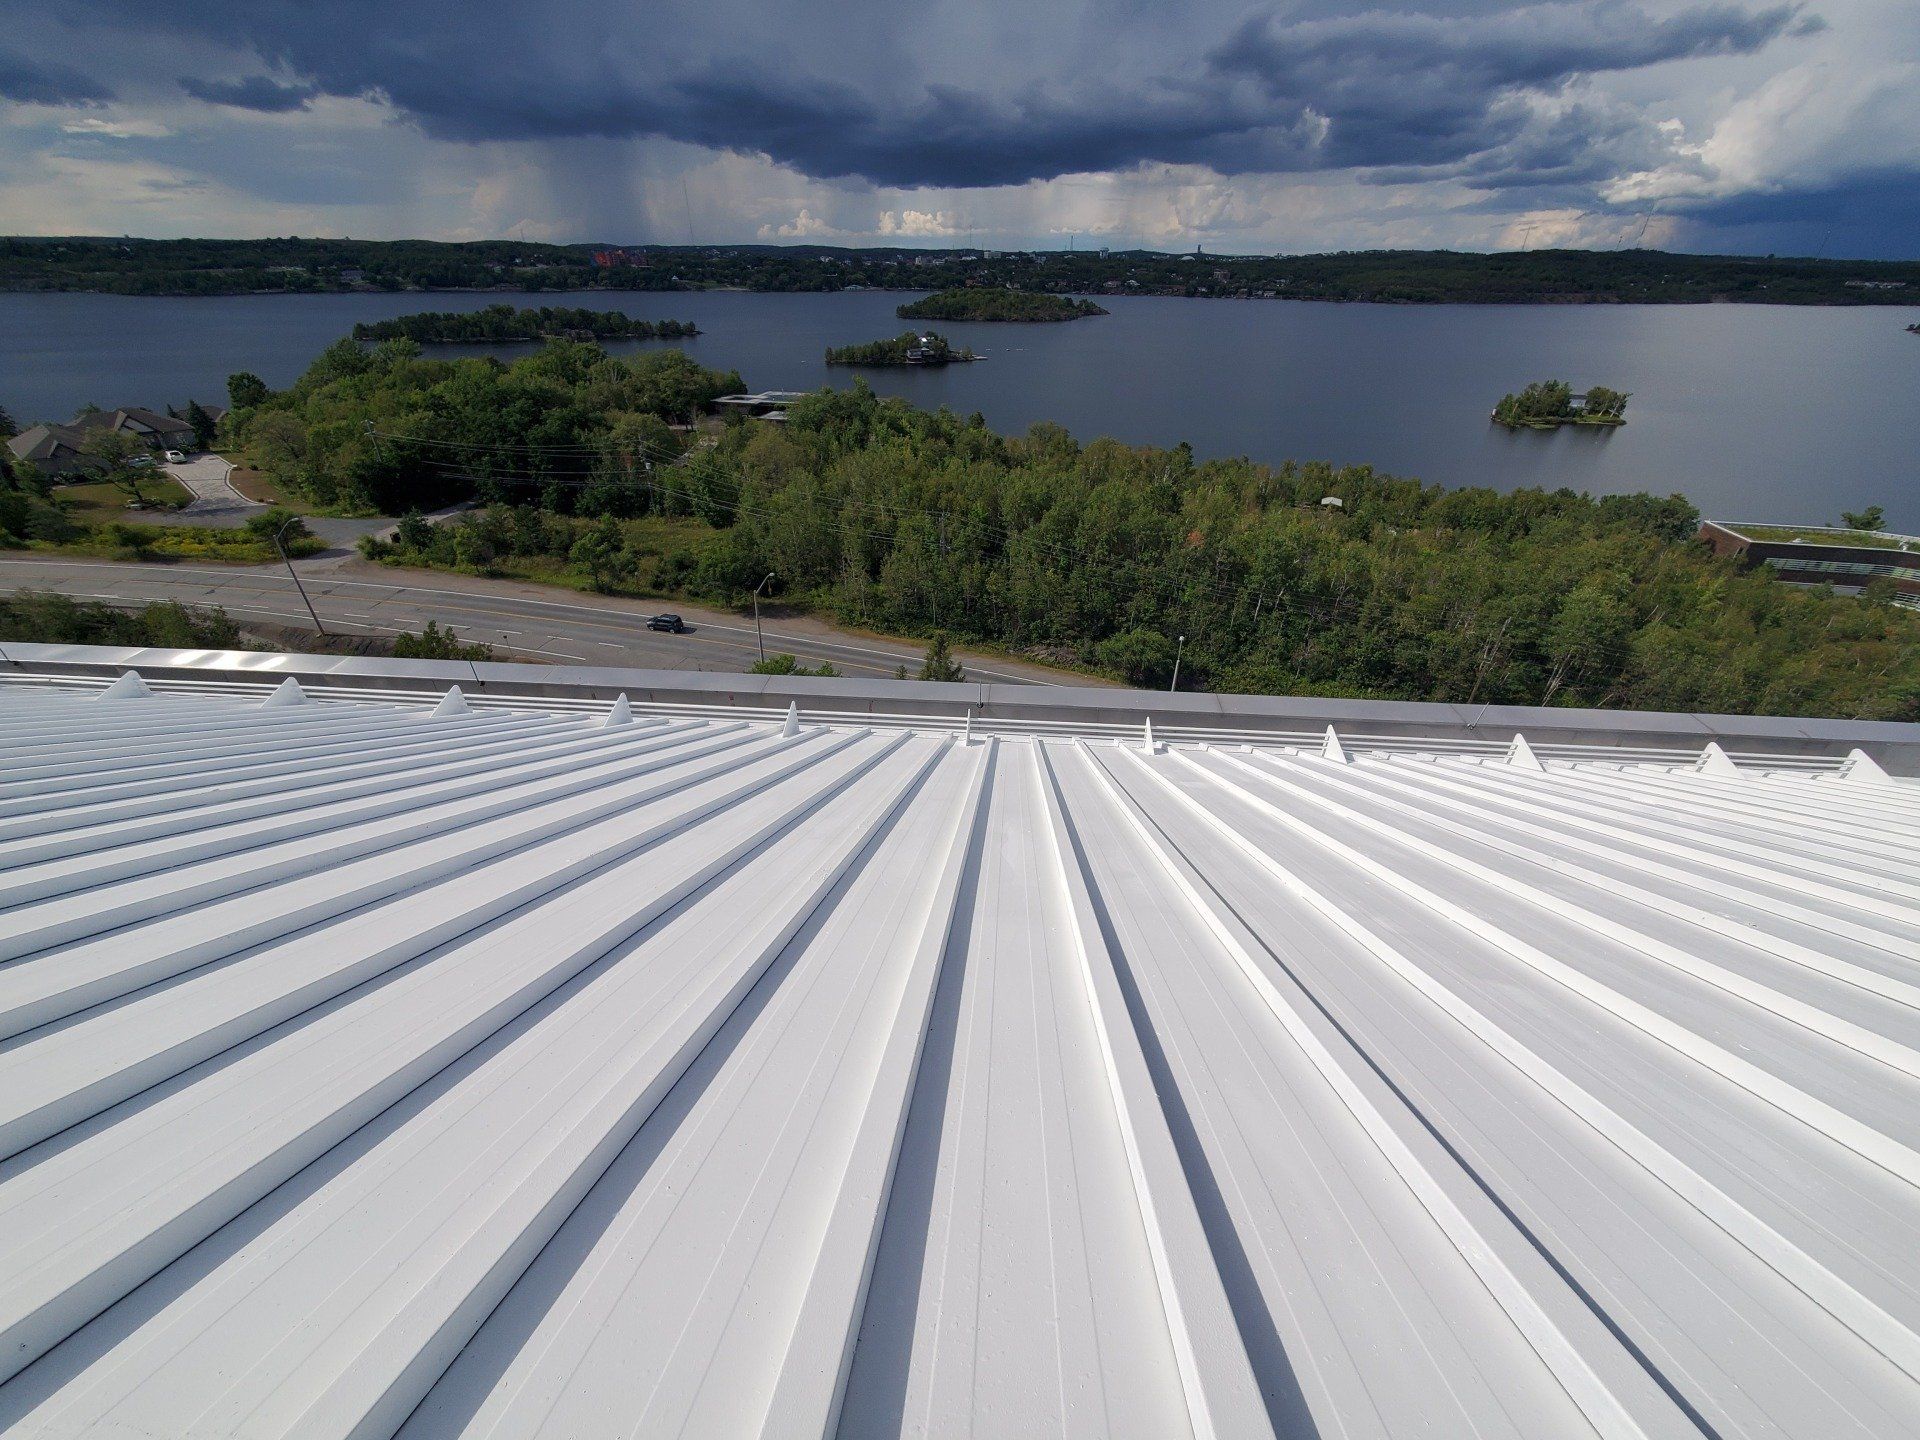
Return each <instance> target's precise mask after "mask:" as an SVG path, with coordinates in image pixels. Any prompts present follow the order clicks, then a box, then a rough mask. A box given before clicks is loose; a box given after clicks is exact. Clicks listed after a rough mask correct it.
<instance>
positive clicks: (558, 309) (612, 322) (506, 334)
mask: <svg viewBox="0 0 1920 1440" xmlns="http://www.w3.org/2000/svg"><path fill="white" fill-rule="evenodd" d="M699 333H700V329H699V327H698V326H696V325H694V324H692V323H690V322H688V321H685V320H634V319H630V318H629V317H627V316H626V315H623V314H621V313H620V312H619V311H618V310H583V309H577V308H568V307H567V306H564V305H562V306H554V305H542V306H541V307H540V308H539V309H537V310H516V309H515V308H514V307H513V306H511V305H489V306H487V307H486V308H485V309H482V310H427V311H423V312H421V313H420V314H417V315H400V316H396V317H395V318H394V319H392V320H374V321H365V320H363V321H361V322H360V323H359V324H357V325H355V326H354V327H353V338H354V339H356V340H413V341H417V342H419V343H420V344H422V345H487V344H499V343H502V342H508V341H517V340H528V341H536V340H678V339H680V338H681V337H682V336H688V335H698V334H699Z"/></svg>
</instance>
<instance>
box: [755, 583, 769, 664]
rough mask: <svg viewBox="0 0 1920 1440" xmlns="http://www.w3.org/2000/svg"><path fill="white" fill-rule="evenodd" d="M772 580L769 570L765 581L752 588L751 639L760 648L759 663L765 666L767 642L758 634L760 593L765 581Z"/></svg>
mask: <svg viewBox="0 0 1920 1440" xmlns="http://www.w3.org/2000/svg"><path fill="white" fill-rule="evenodd" d="M772 578H773V572H772V571H771V570H769V571H768V572H767V578H766V580H762V581H761V582H760V583H759V584H758V585H756V586H754V587H753V638H754V643H756V644H757V645H759V647H760V661H761V663H762V664H765V663H766V659H767V641H766V637H765V636H763V635H761V633H760V592H761V591H762V590H764V589H766V588H767V580H771V579H772Z"/></svg>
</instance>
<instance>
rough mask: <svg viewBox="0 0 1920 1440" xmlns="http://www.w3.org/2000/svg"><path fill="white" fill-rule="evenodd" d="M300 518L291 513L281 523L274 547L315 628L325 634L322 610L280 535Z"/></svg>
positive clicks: (274, 539)
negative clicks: (294, 564) (281, 541)
mask: <svg viewBox="0 0 1920 1440" xmlns="http://www.w3.org/2000/svg"><path fill="white" fill-rule="evenodd" d="M299 519H300V517H299V516H298V515H289V516H288V517H287V518H286V520H284V521H283V522H282V523H281V525H280V528H279V529H278V530H276V531H274V532H273V548H274V549H276V550H278V551H279V552H280V561H281V563H282V564H283V565H285V566H286V567H287V574H289V575H291V576H293V588H294V589H296V590H298V591H299V592H300V599H301V600H302V601H303V602H304V603H305V604H306V607H307V614H308V616H309V617H311V618H312V620H313V628H314V629H316V630H318V631H319V632H320V633H321V634H322V635H325V634H326V633H327V627H326V626H324V625H322V624H321V623H320V612H319V611H317V610H315V609H314V608H313V601H311V600H308V599H307V587H306V586H304V585H302V584H301V583H300V572H299V571H297V570H295V569H294V568H293V559H292V557H291V556H289V555H288V554H287V547H286V546H284V545H282V544H281V543H280V537H281V536H282V535H284V534H286V533H287V526H289V525H292V524H294V523H296V522H297V521H298V520H299Z"/></svg>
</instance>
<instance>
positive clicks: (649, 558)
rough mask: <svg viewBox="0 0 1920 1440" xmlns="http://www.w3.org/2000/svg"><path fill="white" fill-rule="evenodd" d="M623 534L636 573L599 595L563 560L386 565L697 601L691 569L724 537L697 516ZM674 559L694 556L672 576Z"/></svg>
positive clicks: (650, 519)
mask: <svg viewBox="0 0 1920 1440" xmlns="http://www.w3.org/2000/svg"><path fill="white" fill-rule="evenodd" d="M620 531H621V535H622V536H623V538H624V540H625V543H626V547H627V548H628V549H629V550H631V551H632V552H633V555H634V558H635V560H636V562H637V563H636V564H635V566H634V571H633V574H632V575H631V576H630V577H628V578H626V579H624V580H621V581H619V582H617V583H615V584H613V585H611V586H609V587H608V588H607V589H605V590H604V591H599V592H595V591H594V585H593V581H592V578H591V577H590V576H589V575H588V574H587V572H586V571H585V570H584V569H583V568H581V567H580V566H578V565H575V564H574V563H573V562H572V561H571V560H569V559H568V558H567V557H565V556H563V555H515V554H500V555H496V556H495V557H494V558H493V559H492V560H491V561H490V562H489V563H488V564H486V565H484V566H472V565H469V566H461V565H454V564H449V563H446V562H445V561H443V560H440V559H436V558H430V557H427V556H423V555H416V554H408V553H401V554H384V555H381V556H379V557H378V558H379V559H380V561H381V562H382V563H383V564H388V565H401V566H415V567H418V568H421V569H428V570H453V571H458V572H461V573H464V574H470V575H488V576H492V577H494V578H496V579H504V580H525V581H528V582H530V583H532V584H535V585H554V586H558V587H560V588H561V589H565V590H578V591H581V592H583V593H589V592H591V593H602V594H608V595H624V596H627V597H629V598H632V599H658V598H673V597H678V598H682V599H689V598H692V597H690V596H688V595H687V593H686V588H685V579H684V577H685V574H686V569H687V568H688V567H689V566H690V564H691V563H693V562H696V561H697V558H698V556H699V555H700V554H701V552H702V551H703V550H704V549H705V548H706V547H707V546H708V545H710V544H711V543H712V542H713V539H714V537H715V536H716V535H717V534H718V533H719V532H717V531H716V530H715V529H714V528H713V527H712V526H711V525H709V524H707V523H706V521H704V520H696V519H693V518H692V517H691V516H667V515H648V516H644V517H642V518H640V519H637V520H622V521H621V522H620ZM668 556H682V557H692V561H686V560H683V561H682V568H681V569H680V571H679V572H678V573H677V574H675V573H669V572H671V563H670V562H668V560H667V557H668Z"/></svg>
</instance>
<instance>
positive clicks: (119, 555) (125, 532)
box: [21, 521, 326, 565]
mask: <svg viewBox="0 0 1920 1440" xmlns="http://www.w3.org/2000/svg"><path fill="white" fill-rule="evenodd" d="M21 548H23V549H26V550H30V551H33V552H34V553H36V554H43V555H82V556H88V557H91V558H93V559H98V560H141V561H154V562H158V563H161V564H166V563H169V562H172V561H179V560H195V561H209V560H210V561H214V562H216V563H218V564H222V565H267V564H271V563H273V562H275V561H277V560H278V559H279V558H280V557H279V556H278V555H276V554H275V553H274V550H273V546H272V545H271V544H269V543H268V542H267V541H265V540H262V539H260V538H259V537H257V536H255V535H254V534H253V533H252V532H250V531H247V530H214V529H211V528H210V527H207V526H204V525H129V524H127V523H125V522H124V521H122V522H117V523H115V524H111V525H96V526H93V527H92V528H91V529H88V530H85V531H83V532H81V533H80V534H78V535H76V536H75V537H74V538H73V539H71V540H28V541H26V542H25V543H24V544H23V545H22V547H21ZM324 549H326V545H325V543H324V542H323V541H319V540H296V541H294V542H293V543H292V544H291V545H289V546H288V547H287V550H288V552H289V553H290V554H291V555H292V556H293V557H294V558H295V559H296V560H297V559H299V558H300V557H301V556H302V555H314V554H317V553H319V552H320V551H321V550H324Z"/></svg>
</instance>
